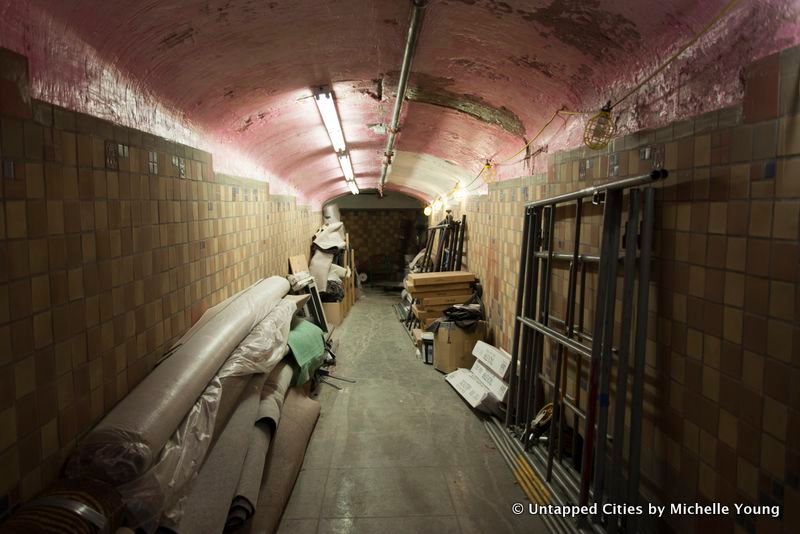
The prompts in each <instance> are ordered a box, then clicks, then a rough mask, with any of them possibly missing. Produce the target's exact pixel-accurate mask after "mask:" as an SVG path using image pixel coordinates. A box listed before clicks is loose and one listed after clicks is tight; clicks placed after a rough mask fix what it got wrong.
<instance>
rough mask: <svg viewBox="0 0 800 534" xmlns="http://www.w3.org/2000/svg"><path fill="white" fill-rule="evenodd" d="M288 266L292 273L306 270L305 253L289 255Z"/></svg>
mask: <svg viewBox="0 0 800 534" xmlns="http://www.w3.org/2000/svg"><path fill="white" fill-rule="evenodd" d="M289 268H290V269H291V270H292V274H297V273H302V272H304V271H305V272H308V260H307V259H306V256H305V254H300V255H298V256H289Z"/></svg>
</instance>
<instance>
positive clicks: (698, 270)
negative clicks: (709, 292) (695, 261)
mask: <svg viewBox="0 0 800 534" xmlns="http://www.w3.org/2000/svg"><path fill="white" fill-rule="evenodd" d="M705 289H706V270H705V268H704V267H698V266H695V265H692V266H690V267H689V294H690V295H692V296H694V297H700V298H702V297H703V296H704V294H705Z"/></svg>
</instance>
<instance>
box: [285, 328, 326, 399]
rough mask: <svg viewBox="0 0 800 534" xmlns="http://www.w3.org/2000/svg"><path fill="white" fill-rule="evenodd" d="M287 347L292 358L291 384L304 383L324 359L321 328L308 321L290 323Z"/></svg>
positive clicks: (323, 342) (323, 341)
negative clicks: (292, 373) (292, 375)
mask: <svg viewBox="0 0 800 534" xmlns="http://www.w3.org/2000/svg"><path fill="white" fill-rule="evenodd" d="M289 348H290V349H291V353H292V357H293V358H294V361H293V362H292V367H293V368H294V377H293V379H292V385H293V386H299V385H301V384H305V383H306V382H308V381H309V380H310V379H311V376H312V375H313V374H314V372H316V370H317V369H319V367H320V366H321V365H322V362H323V361H324V359H325V339H324V338H323V335H322V330H321V329H320V328H319V327H318V326H317V325H315V324H313V323H310V322H308V321H304V320H300V321H298V322H297V323H295V324H294V325H292V329H291V331H290V332H289Z"/></svg>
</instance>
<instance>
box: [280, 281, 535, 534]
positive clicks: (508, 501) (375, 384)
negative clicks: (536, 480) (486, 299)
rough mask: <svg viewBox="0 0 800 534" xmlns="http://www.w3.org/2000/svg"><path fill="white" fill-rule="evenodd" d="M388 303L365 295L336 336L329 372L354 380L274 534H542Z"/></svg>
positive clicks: (331, 398) (336, 394) (318, 437)
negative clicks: (521, 512) (517, 507)
mask: <svg viewBox="0 0 800 534" xmlns="http://www.w3.org/2000/svg"><path fill="white" fill-rule="evenodd" d="M396 299H397V297H396V296H394V295H385V294H382V293H367V294H366V295H365V296H364V297H363V298H362V299H361V300H360V301H359V302H358V303H357V304H356V306H355V307H354V308H353V310H352V311H351V312H350V315H349V316H348V317H347V319H346V320H345V322H344V323H343V325H342V326H341V327H339V332H338V334H337V335H338V337H339V339H340V346H339V350H338V357H339V365H338V366H337V368H336V370H335V372H336V373H337V374H339V375H341V376H345V377H348V378H352V379H355V380H357V382H356V383H355V384H348V383H341V384H342V386H343V387H344V389H343V390H342V391H337V390H335V389H333V388H331V387H329V386H326V385H323V386H322V388H323V389H322V390H321V392H320V397H319V400H320V402H321V403H322V415H321V416H320V419H319V422H318V424H317V428H316V429H315V431H314V435H313V436H312V437H311V442H310V443H309V447H308V451H307V452H306V458H305V462H304V464H303V469H302V471H301V472H300V476H299V478H298V480H297V484H296V485H295V488H294V491H293V493H292V497H291V499H290V501H289V504H288V506H287V508H286V511H285V513H284V516H283V521H282V523H281V528H280V531H279V532H281V533H286V534H288V533H293V534H304V533H375V532H380V533H381V534H394V533H403V534H409V533H428V532H431V533H434V532H435V533H454V534H456V533H464V534H467V533H469V534H473V533H484V532H486V533H493V534H495V533H515V532H526V533H531V532H546V531H547V530H546V528H545V526H544V525H543V524H542V523H541V521H540V520H539V519H537V518H535V517H530V516H528V517H523V516H514V515H513V514H512V513H511V505H512V504H513V503H515V502H527V501H526V500H525V497H524V494H523V493H522V491H521V490H520V489H519V487H517V485H516V482H515V481H514V478H513V476H512V474H511V472H510V471H509V469H508V467H507V466H506V465H505V463H504V462H503V459H502V457H501V456H500V454H499V453H498V452H497V451H496V450H495V447H494V443H493V442H492V440H491V438H490V437H489V435H488V434H487V433H486V431H485V430H484V427H483V423H482V422H481V420H480V419H479V418H478V417H477V416H476V415H475V414H474V413H473V412H472V411H471V410H470V409H469V407H468V406H467V405H466V404H464V402H463V401H462V400H461V399H460V397H458V395H457V394H456V393H455V392H454V391H453V390H452V389H451V388H450V386H449V385H448V384H447V383H446V382H445V381H444V379H443V375H442V374H441V373H439V372H438V371H436V370H435V369H433V368H432V367H431V366H428V365H424V364H423V363H421V362H420V361H419V360H417V359H416V356H415V354H414V349H413V346H412V344H411V341H410V339H409V337H408V336H407V334H406V333H405V331H404V330H403V327H402V325H401V324H400V323H399V321H397V319H396V316H395V313H394V310H393V309H392V304H394V302H396Z"/></svg>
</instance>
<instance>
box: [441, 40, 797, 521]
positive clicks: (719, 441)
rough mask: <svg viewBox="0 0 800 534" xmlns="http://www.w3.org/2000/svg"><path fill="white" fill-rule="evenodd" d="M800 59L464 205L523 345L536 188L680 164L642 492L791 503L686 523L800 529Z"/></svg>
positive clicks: (663, 194) (665, 239) (484, 268)
mask: <svg viewBox="0 0 800 534" xmlns="http://www.w3.org/2000/svg"><path fill="white" fill-rule="evenodd" d="M799 70H800V49H798V48H794V49H789V50H786V51H784V52H783V53H781V54H777V55H774V56H770V57H767V58H764V59H763V60H761V61H759V62H757V63H756V64H754V65H752V66H751V67H750V68H748V69H747V70H746V72H745V83H746V91H745V97H744V101H743V104H742V105H741V106H739V107H736V108H731V109H723V110H719V111H717V112H713V113H709V114H706V115H703V116H699V117H695V118H693V119H690V120H685V121H682V122H680V123H675V124H672V125H670V126H668V127H665V128H661V129H659V130H656V131H645V132H639V133H636V134H633V135H629V136H626V137H624V138H619V139H616V140H615V141H614V142H613V143H612V144H611V145H609V147H608V148H607V149H606V150H603V151H601V152H595V151H590V150H588V149H576V150H573V151H569V152H566V153H557V154H552V155H550V156H549V160H548V163H549V164H548V171H547V173H546V174H542V175H537V176H528V177H524V178H521V179H517V180H512V181H508V182H502V183H496V184H491V185H490V187H489V194H488V195H484V196H479V197H469V198H468V199H467V200H466V201H464V202H463V203H462V204H461V205H459V206H454V208H455V212H456V213H457V214H460V213H462V212H465V213H466V214H467V217H468V222H469V231H468V245H467V252H468V255H467V268H468V269H470V270H474V271H475V272H476V273H478V275H479V276H480V278H481V279H482V281H483V282H484V285H485V293H486V294H485V304H486V306H487V310H488V313H489V316H490V321H491V325H492V330H493V333H494V336H495V340H496V342H497V343H498V344H500V345H502V346H503V347H505V348H506V349H507V350H510V348H511V336H512V333H513V313H514V305H515V300H516V286H517V270H518V262H519V250H520V241H521V234H522V212H523V205H524V202H525V201H527V200H533V199H538V198H545V197H548V196H553V195H555V194H559V193H564V192H568V191H573V190H575V189H578V188H580V187H585V186H586V185H587V184H590V183H599V182H602V181H605V180H609V179H617V178H620V177H625V176H634V175H639V174H643V173H645V172H649V170H650V169H651V168H652V167H653V166H654V162H655V163H658V162H659V161H660V162H663V165H664V166H665V167H666V168H667V169H668V170H669V171H670V177H669V178H668V179H667V180H666V181H665V182H664V183H661V184H658V185H657V186H656V187H657V188H658V190H657V223H656V227H657V228H656V245H655V246H656V251H655V252H656V260H655V262H654V281H653V283H652V285H651V305H650V309H651V317H650V325H649V338H650V339H649V342H648V351H647V372H646V374H647V383H646V388H645V392H646V393H645V395H646V399H645V418H646V419H645V423H644V429H643V444H642V445H643V446H642V469H643V476H644V477H645V480H644V481H643V491H644V492H645V494H646V495H647V496H648V497H649V498H655V499H660V500H663V501H682V502H697V501H700V502H724V503H734V502H737V503H749V504H779V505H781V506H782V509H783V519H782V523H779V522H777V521H775V520H773V519H771V518H768V517H766V518H754V517H752V516H741V517H738V518H734V517H725V518H711V519H705V520H699V519H693V518H691V517H686V516H684V517H671V518H670V519H669V521H670V523H671V526H672V527H673V528H674V530H675V531H678V532H688V531H690V530H689V529H690V528H692V527H698V528H712V529H715V530H714V531H719V532H728V531H732V530H733V529H734V528H735V529H736V530H737V531H738V532H781V531H783V532H785V533H789V532H798V531H800V488H799V487H798V483H799V482H800V480H799V479H798V476H800V389H798V388H797V384H798V383H800V326H798V325H800V284H798V281H800V233H799V232H800V230H799V229H798V228H799V225H800V115H798V113H800V90H799V88H798V71H799ZM643 149H649V154H648V151H647V150H643ZM437 215H438V214H437ZM570 217H571V214H570V215H567V214H564V218H563V219H561V221H562V222H560V223H559V224H558V225H557V228H556V231H557V236H556V243H557V247H563V248H564V249H567V248H568V247H569V242H570V241H569V239H570V237H569V236H570V231H569V230H568V227H569V226H570V224H569V221H570ZM623 219H624V217H623ZM601 220H602V217H601V212H600V210H599V209H593V210H590V212H589V216H588V218H586V219H584V226H583V227H582V242H583V245H582V246H583V250H584V251H585V252H592V251H594V252H595V253H596V252H597V246H598V244H599V237H600V224H601ZM559 227H560V228H559ZM590 272H591V271H590ZM557 273H558V274H557V276H556V279H555V282H554V288H555V289H554V292H555V302H554V309H555V310H556V315H559V316H560V317H563V309H564V297H565V295H566V284H565V274H566V270H563V269H562V270H560V271H558V272H557ZM588 285H589V287H590V289H591V288H593V287H594V276H593V275H591V274H590V276H589V283H588ZM620 285H621V284H618V286H617V295H618V297H619V295H620V293H621V287H620ZM592 298H593V294H592V292H591V291H590V292H589V293H588V294H587V302H592ZM618 304H619V303H618ZM587 312H588V314H587V319H586V321H587V322H586V324H587V325H591V324H592V323H591V309H589V310H587ZM619 312H620V306H619V305H618V306H617V321H619ZM618 326H619V325H617V327H618ZM585 369H586V366H584V372H585ZM570 371H571V373H570V378H569V381H570V383H571V384H570V386H569V389H570V391H571V390H572V384H573V383H574V374H575V370H574V367H572V368H571V369H570ZM585 379H586V377H585V375H584V377H583V380H584V384H583V385H584V386H585ZM612 384H613V381H612ZM716 529H719V530H716Z"/></svg>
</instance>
